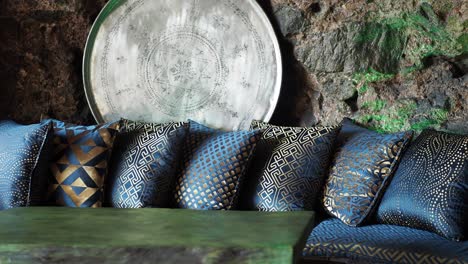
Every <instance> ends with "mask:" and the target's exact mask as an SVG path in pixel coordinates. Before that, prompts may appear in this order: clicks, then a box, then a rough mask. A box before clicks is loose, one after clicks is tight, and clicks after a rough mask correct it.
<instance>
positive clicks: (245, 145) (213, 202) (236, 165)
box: [174, 121, 262, 210]
mask: <svg viewBox="0 0 468 264" xmlns="http://www.w3.org/2000/svg"><path fill="white" fill-rule="evenodd" d="M189 126H190V128H189V134H188V136H187V139H186V142H185V146H184V156H183V159H182V161H183V164H182V168H181V171H180V173H179V174H178V178H177V182H176V188H175V194H174V198H175V203H176V206H177V207H179V208H188V209H198V210H229V209H233V208H235V206H236V205H237V198H238V192H239V187H240V184H241V182H242V180H243V178H244V176H245V174H246V171H247V167H248V164H249V160H250V158H251V157H252V154H253V152H254V150H255V147H256V145H257V142H258V140H259V139H260V136H261V133H262V132H261V131H259V130H256V131H235V132H223V131H219V130H215V129H211V128H208V127H206V126H203V125H201V124H198V123H196V122H194V121H190V122H189Z"/></svg>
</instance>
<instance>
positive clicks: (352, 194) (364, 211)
mask: <svg viewBox="0 0 468 264" xmlns="http://www.w3.org/2000/svg"><path fill="white" fill-rule="evenodd" d="M412 136H413V132H402V133H396V134H379V133H377V132H374V131H371V130H368V129H365V128H363V127H360V126H358V125H356V124H354V123H353V121H351V120H350V119H344V120H343V122H342V128H341V131H340V134H339V135H338V140H337V141H338V150H337V151H336V154H335V158H334V161H333V163H332V167H331V170H330V176H329V178H328V180H327V183H326V185H325V191H324V198H323V202H324V206H325V209H326V210H327V211H328V213H330V214H331V215H333V216H335V217H337V218H339V219H341V221H343V222H344V223H346V224H347V225H350V226H358V225H361V224H363V223H364V222H365V221H366V219H367V218H368V217H369V216H370V215H371V213H372V212H374V211H375V209H376V208H377V206H378V203H379V202H380V199H381V198H382V196H383V194H384V192H385V189H386V187H387V185H388V182H389V181H390V180H391V177H392V176H393V174H394V172H395V169H396V168H397V166H398V163H399V161H400V158H401V155H402V154H403V152H404V151H405V150H406V148H407V146H408V144H409V142H410V141H411V138H412Z"/></svg>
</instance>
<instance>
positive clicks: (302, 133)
mask: <svg viewBox="0 0 468 264" xmlns="http://www.w3.org/2000/svg"><path fill="white" fill-rule="evenodd" d="M251 129H262V130H263V136H262V138H261V140H260V142H259V143H258V145H257V151H256V152H255V154H254V158H253V161H252V167H251V169H250V170H249V175H248V178H247V184H246V186H245V189H244V191H243V193H242V204H243V206H242V207H243V209H250V210H252V209H253V210H260V211H297V210H313V209H314V207H315V204H316V202H317V199H318V198H319V196H320V194H321V190H322V188H323V183H324V180H325V174H326V172H327V171H328V167H329V165H330V159H331V158H332V156H333V150H334V142H335V138H336V135H337V133H338V130H339V128H338V127H278V126H273V125H269V124H267V123H264V122H261V121H253V122H252V125H251Z"/></svg>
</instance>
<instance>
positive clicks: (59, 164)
mask: <svg viewBox="0 0 468 264" xmlns="http://www.w3.org/2000/svg"><path fill="white" fill-rule="evenodd" d="M52 126H53V130H54V132H53V143H54V144H53V151H54V156H53V160H52V161H51V162H50V166H48V167H49V168H50V169H51V173H49V174H48V175H49V191H48V192H47V193H48V203H49V204H56V205H65V206H76V207H100V206H102V204H103V203H104V205H105V206H113V207H120V208H138V207H179V208H190V209H236V208H239V209H246V210H263V211H291V210H316V209H318V207H317V204H318V202H319V201H322V202H323V203H322V204H323V206H324V208H325V209H326V211H327V212H328V213H329V214H330V215H332V216H335V217H337V218H339V219H340V220H341V221H343V222H344V223H345V224H347V225H350V226H358V225H363V224H366V223H368V222H371V221H373V220H375V219H374V218H377V220H378V221H379V222H381V223H387V224H397V225H404V226H410V227H416V228H421V229H426V230H430V231H432V232H436V233H438V234H440V235H443V236H445V237H447V238H450V239H453V240H460V239H462V238H463V233H464V232H465V230H464V228H463V222H464V221H466V217H467V213H466V212H467V210H466V209H467V206H468V205H467V203H466V201H467V189H468V183H467V180H468V179H467V177H468V176H467V157H468V137H467V136H457V135H451V134H446V133H442V132H435V131H425V132H424V133H423V134H422V135H421V136H419V137H418V139H417V140H416V141H415V142H414V143H413V144H411V146H410V148H409V151H408V153H407V154H406V155H404V156H403V154H404V152H405V149H406V148H407V147H408V146H409V145H410V141H411V138H412V132H402V133H397V134H387V135H385V134H378V133H376V132H373V131H370V130H367V129H365V128H362V127H360V126H358V125H356V124H354V123H353V122H352V121H351V120H349V119H345V120H344V121H343V122H342V124H341V126H338V127H310V128H295V127H277V126H272V125H269V124H266V123H263V122H258V121H254V122H253V123H252V126H251V130H250V131H237V132H223V131H218V130H214V129H211V128H208V127H205V126H203V125H200V124H197V123H196V122H193V121H190V122H189V123H170V124H145V123H137V122H132V121H129V120H121V121H120V122H114V123H110V124H105V125H99V126H91V127H85V126H75V125H70V124H65V123H63V122H60V121H57V120H47V121H44V122H42V123H41V124H40V125H32V126H20V125H16V124H14V123H11V122H2V123H0V145H2V146H1V147H2V148H3V145H5V146H8V144H10V142H13V140H10V139H9V137H8V135H9V136H10V137H14V138H15V140H17V141H18V140H19V141H21V140H23V141H22V144H23V145H20V146H23V147H20V149H26V150H27V151H26V152H28V151H29V150H34V149H38V150H36V151H35V152H34V153H29V152H28V153H29V154H23V155H22V156H21V158H23V159H28V158H32V159H37V160H43V159H44V158H43V157H44V156H48V155H49V156H50V154H47V147H45V146H46V145H47V144H46V143H45V142H47V141H49V140H47V138H49V136H48V135H50V134H51V130H52ZM340 129H341V131H340ZM9 131H10V132H9ZM22 133H23V134H24V133H33V134H34V133H35V134H37V135H38V136H36V138H37V140H36V141H37V142H36V141H35V142H31V141H26V140H24V138H26V136H25V137H24V138H23V136H22ZM114 139H115V144H114ZM41 140H42V141H41ZM335 141H336V142H335ZM39 143H40V144H39ZM15 144H17V143H15ZM28 146H29V148H28ZM34 146H35V147H34ZM37 146H41V147H37ZM112 149H113V150H112ZM111 150H112V155H111ZM16 152H18V153H21V151H18V150H11V151H9V150H7V151H2V152H1V153H0V166H1V167H2V168H0V177H2V178H8V177H10V178H12V179H15V181H18V180H17V179H21V181H23V182H25V183H30V184H34V182H38V183H43V182H44V181H43V180H37V179H40V178H41V177H44V176H43V175H44V174H47V173H44V172H43V171H45V170H44V166H42V165H40V164H39V163H37V162H36V163H34V164H32V166H30V167H31V168H29V167H28V166H26V165H25V166H26V167H28V168H29V169H28V170H27V172H26V173H23V174H21V173H20V174H14V173H13V174H12V173H6V172H7V171H8V170H7V167H8V166H11V165H8V164H9V163H14V162H16V161H15V160H21V159H15V158H11V160H9V163H8V162H3V161H2V160H1V157H2V156H1V155H3V156H5V157H11V153H16ZM402 156H403V162H402V164H401V165H400V166H399V167H398V163H399V160H400V159H401V157H402ZM330 163H331V165H330ZM108 165H109V166H108ZM21 166H23V165H21ZM21 166H20V167H21ZM3 167H4V168H3ZM46 167H47V166H46ZM22 170H25V169H22ZM41 171H42V172H41ZM395 171H396V173H395ZM34 173H36V174H38V175H34ZM393 174H395V179H393V181H392V176H393ZM5 175H7V176H5ZM8 175H11V176H8ZM15 181H10V182H7V183H6V184H5V183H3V182H0V188H1V190H2V191H3V189H5V191H3V192H2V195H9V193H14V192H13V191H12V190H17V189H18V188H23V189H24V190H23V191H21V192H19V193H21V195H19V196H18V194H15V195H16V196H17V197H22V198H20V199H18V200H21V202H16V203H12V202H11V200H12V198H8V197H7V198H5V199H3V198H4V197H0V198H2V201H1V203H2V204H1V205H2V207H1V208H9V207H14V206H27V205H30V204H34V203H38V201H39V200H40V198H38V201H37V202H34V201H32V200H31V197H38V196H37V195H29V192H31V190H32V193H38V194H42V193H43V192H42V193H41V191H38V190H37V189H40V188H39V187H40V186H38V187H37V188H36V187H35V188H31V186H33V185H24V184H25V183H23V185H19V186H17V184H16V182H15ZM390 183H391V184H390ZM36 185H37V183H36ZM21 186H22V187H21ZM24 186H26V187H24ZM387 186H389V189H388V190H387V191H386V188H387ZM322 190H324V192H323V194H322ZM3 193H5V194H3ZM104 193H105V194H104ZM39 197H40V195H39ZM382 197H383V202H382V204H381V205H380V206H379V203H380V200H382ZM374 212H377V213H376V214H375V213H374Z"/></svg>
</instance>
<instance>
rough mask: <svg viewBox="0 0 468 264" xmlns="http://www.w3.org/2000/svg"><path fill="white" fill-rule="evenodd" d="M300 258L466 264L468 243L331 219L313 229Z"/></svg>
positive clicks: (422, 233)
mask: <svg viewBox="0 0 468 264" xmlns="http://www.w3.org/2000/svg"><path fill="white" fill-rule="evenodd" d="M303 256H304V257H305V258H306V259H307V258H311V257H321V258H323V259H328V260H333V259H347V260H349V262H357V263H369V262H372V263H389V262H391V263H468V241H465V242H454V241H450V240H447V239H445V238H443V237H441V236H439V235H437V234H434V233H431V232H428V231H424V230H418V229H413V228H409V227H402V226H394V225H380V224H379V225H369V226H363V227H350V226H347V225H346V224H344V223H343V222H341V221H340V220H339V219H336V218H333V219H328V220H325V221H323V222H322V223H320V224H319V225H318V226H317V227H315V228H314V230H313V231H312V233H311V234H310V236H309V238H308V239H307V243H306V246H305V248H304V250H303Z"/></svg>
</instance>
